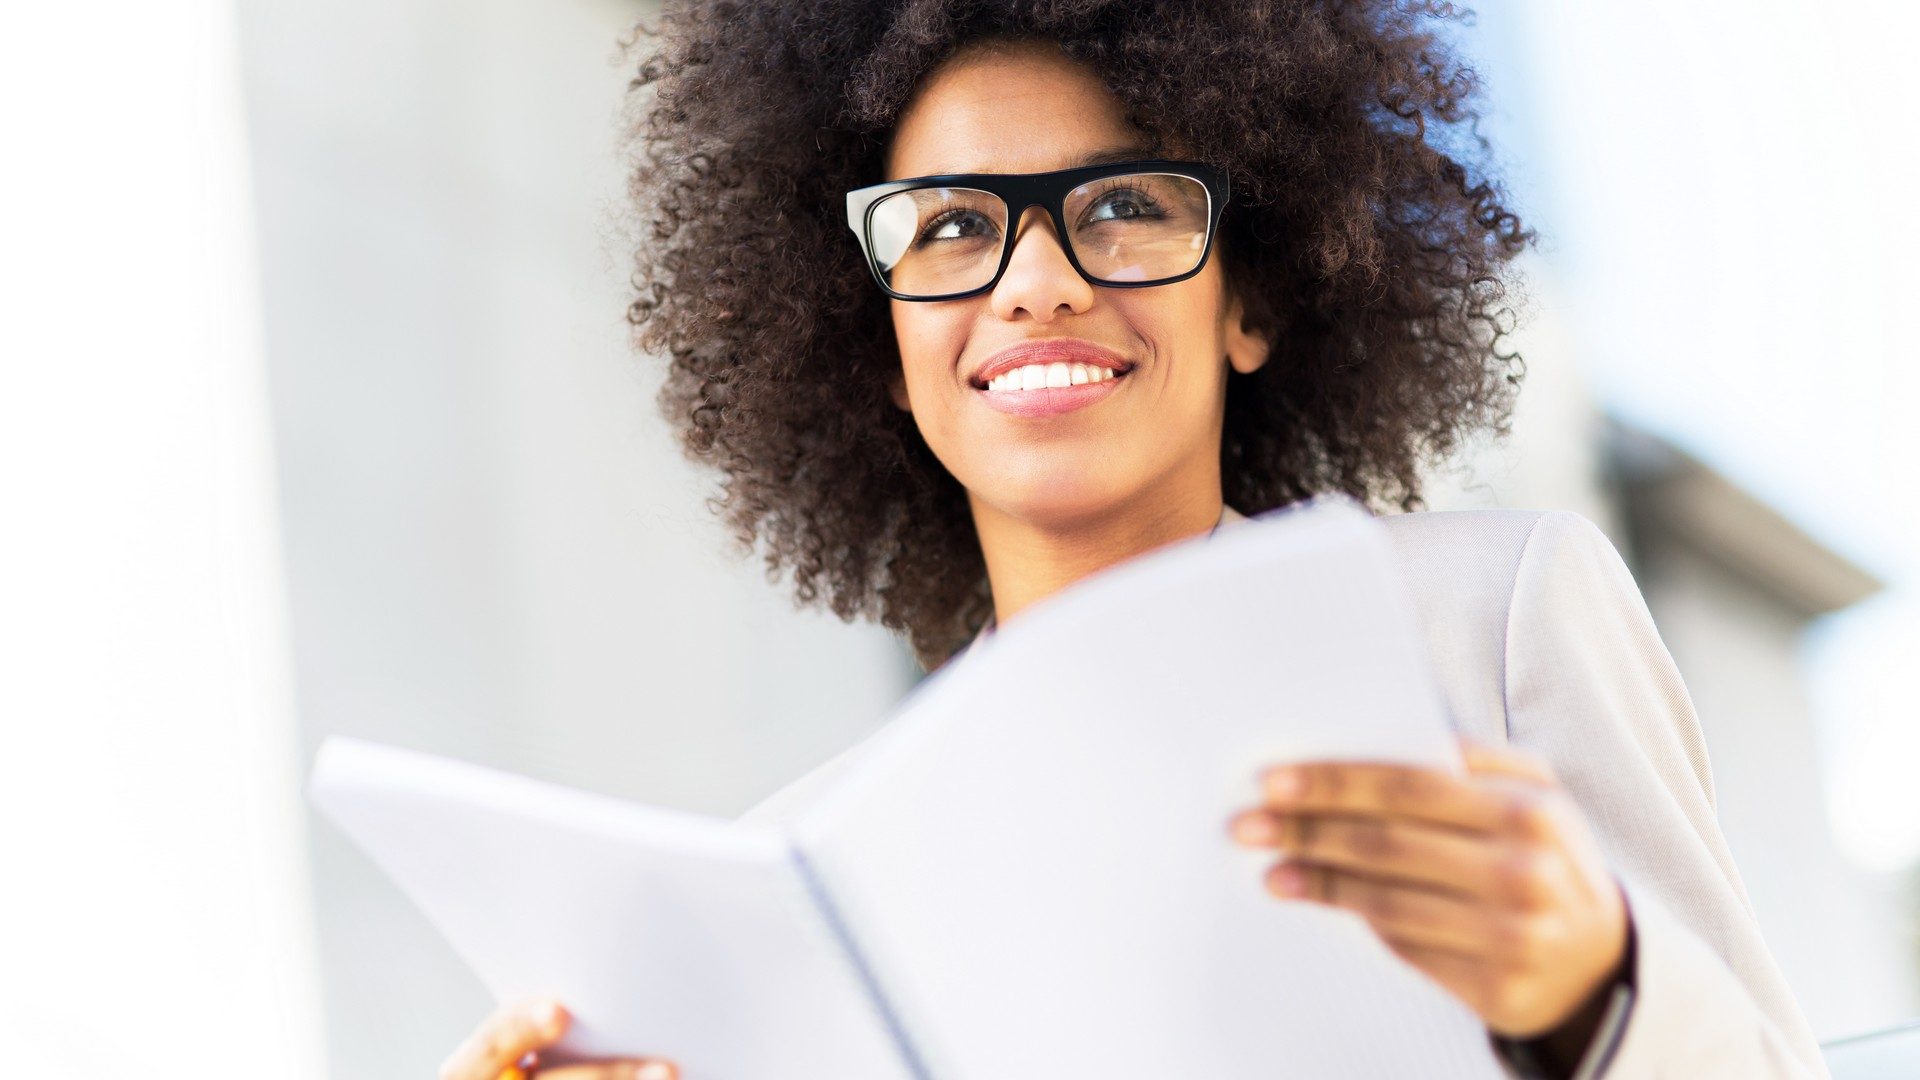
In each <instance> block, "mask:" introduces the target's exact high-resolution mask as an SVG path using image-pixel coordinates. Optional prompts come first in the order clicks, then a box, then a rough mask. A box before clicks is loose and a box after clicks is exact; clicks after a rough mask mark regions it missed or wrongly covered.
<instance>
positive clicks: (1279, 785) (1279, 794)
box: [1266, 767, 1300, 799]
mask: <svg viewBox="0 0 1920 1080" xmlns="http://www.w3.org/2000/svg"><path fill="white" fill-rule="evenodd" d="M1266 790H1267V798H1269V799H1291V798H1293V797H1294V796H1296V795H1298V794H1300V770H1298V769H1293V768H1286V767H1281V768H1277V769H1269V770H1267V776H1266Z"/></svg>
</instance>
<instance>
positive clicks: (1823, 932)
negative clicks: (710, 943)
mask: <svg viewBox="0 0 1920 1080" xmlns="http://www.w3.org/2000/svg"><path fill="white" fill-rule="evenodd" d="M1476 8H1477V11H1478V17H1477V18H1476V19H1474V20H1473V21H1472V22H1471V23H1470V24H1469V25H1464V26H1461V27H1459V28H1458V29H1457V31H1456V33H1457V34H1459V35H1460V37H1461V38H1462V40H1463V42H1464V43H1465V45H1466V47H1467V48H1468V49H1469V50H1470V51H1471V52H1472V53H1473V55H1474V56H1475V57H1476V58H1477V62H1478V65H1479V68H1480V70H1481V73H1482V74H1483V75H1484V76H1485V77H1486V78H1487V80H1488V81H1489V84H1490V99H1489V101H1490V107H1491V110H1490V116H1489V118H1488V121H1487V123H1486V125H1485V126H1484V130H1485V131H1486V133H1487V134H1488V135H1490V136H1491V137H1492V138H1494V140H1495V142H1496V145H1497V147H1499V148H1500V150H1501V151H1502V155H1503V160H1504V162H1505V163H1506V164H1505V169H1506V174H1505V178H1506V181H1507V183H1508V184H1509V186H1510V187H1511V189H1512V191H1513V192H1514V194H1515V201H1516V202H1517V204H1518V206H1519V208H1520V210H1521V213H1522V216H1523V218H1524V219H1527V220H1529V221H1530V222H1531V223H1532V224H1534V225H1535V226H1537V227H1539V228H1540V229H1541V230H1542V233H1543V241H1544V242H1543V244H1542V246H1541V250H1540V252H1539V253H1538V255H1537V256H1535V257H1532V258H1531V260H1530V262H1529V264H1528V266H1527V274H1528V278H1529V281H1528V288H1529V292H1530V294H1531V297H1532V306H1531V308H1530V312H1529V314H1528V316H1527V321H1526V323H1525V324H1524V326H1523V328H1522V331H1521V342H1520V344H1521V347H1522V348H1523V350H1524V352H1525V355H1526V358H1527V363H1528V372H1529V373H1528V376H1527V382H1526V388H1525V392H1524V393H1523V395H1522V398H1521V403H1522V404H1521V410H1520V413H1519V416H1518V417H1517V419H1516V427H1515V435H1514V438H1513V440H1512V441H1511V442H1510V443H1508V444H1506V445H1497V446H1486V447H1483V448H1481V449H1479V450H1478V451H1477V452H1476V453H1475V454H1473V455H1472V456H1471V457H1470V459H1469V460H1468V461H1467V467H1466V468H1465V469H1463V470H1455V471H1448V472H1445V473H1443V474H1441V475H1438V476H1437V477H1436V479H1435V489H1434V495H1433V497H1432V505H1433V506H1434V508H1436V509H1444V508H1451V507H1460V506H1477V505H1493V504H1498V505H1509V506H1528V507H1560V508H1567V509H1573V510H1577V511H1579V512H1581V513H1584V514H1586V515H1587V516H1589V517H1591V518H1593V519H1594V520H1595V521H1596V522H1598V523H1599V524H1600V525H1601V526H1602V527H1603V528H1604V529H1605V530H1606V531H1607V532H1608V533H1609V535H1610V536H1611V537H1612V538H1613V540H1614V542H1615V544H1616V546H1618V547H1619V548H1620V549H1621V551H1622V553H1623V554H1624V555H1626V556H1627V558H1628V561H1629V563H1630V565H1631V566H1632V568H1633V570H1634V573H1635V576H1636V578H1637V579H1638V581H1639V582H1640V585H1641V587H1642V589H1643V591H1644V592H1645V594H1646V596H1647V599H1648V603H1649V606H1650V607H1651V608H1652V610H1653V613H1654V615H1655V618H1656V621H1657V622H1658V625H1659V627H1660V630H1661V632H1662V635H1663V636H1664V638H1665V640H1666V641H1667V644H1668V646H1669V647H1670V648H1671V650H1672V652H1673V653H1674V656H1675V658H1676V659H1677V661H1678V663H1679V666H1680V669H1681V671H1682V673H1683V674H1684V676H1685V677H1686V679H1687V683H1688V686H1689V688H1690V690H1691V692H1692V694H1693V698H1694V702H1695V704H1696V706H1697V707H1698V710H1699V713H1700V716H1701V719H1702V723H1703V725H1704V726H1705V729H1706V734H1707V737H1708V740H1709V746H1710V753H1711V759H1712V765H1713V774H1714V780H1715V785H1716V789H1717V793H1718V799H1719V813H1720V819H1721V824H1722V827H1723V829H1724V830H1725V832H1726V835H1727V838H1728V841H1729V843H1730V844H1731V845H1732V848H1733V851H1734V855H1735V858H1736V860H1737V861H1738V863H1739V865H1740V867H1741V870H1742V872H1743V875H1744V877H1745V881H1746V884H1747V887H1748V890H1749V892H1750V894H1751V896H1752V899H1753V902H1754V905H1755V907H1756V909H1757V911H1758V914H1759V916H1760V920H1761V923H1762V929H1763V930H1764V931H1765V933H1766V936H1767V938H1768V940H1769V941H1770V942H1771V944H1772V946H1773V949H1774V952H1775V955H1776V957H1777V958H1778V960H1779V962H1780V964H1781V966H1782V968H1783V969H1784V970H1785V972H1786V974H1787V976H1788V978H1789V981H1790V982H1791V984H1792V985H1793V987H1794V989H1795V991H1796V993H1797V995H1798V997H1799V1000H1800V1002H1801V1005H1802V1007H1803V1008H1804V1010H1805V1012H1806V1014H1807V1016H1808V1018H1809V1019H1810V1020H1811V1021H1812V1023H1813V1026H1814V1028H1815V1031H1816V1033H1817V1034H1818V1035H1819V1036H1820V1037H1821V1038H1822V1039H1837V1038H1840V1037H1843V1036H1847V1035H1851V1034H1855V1033H1859V1032H1864V1031H1869V1030H1873V1029H1877V1028H1881V1027H1885V1026H1888V1025H1892V1024H1896V1023H1899V1022H1902V1021H1905V1020H1908V1019H1910V1018H1913V1017H1916V1016H1920V932H1917V931H1916V928H1917V927H1920V918H1916V915H1917V913H1920V890H1917V889H1916V887H1915V883H1916V878H1917V877H1920V874H1917V872H1916V862H1917V861H1920V782H1917V781H1920V778H1916V776H1914V775H1913V773H1914V770H1915V768H1916V766H1920V723H1916V721H1920V707H1916V705H1915V701H1914V688H1913V673H1914V670H1915V662H1916V661H1920V511H1916V509H1915V501H1914V500H1913V499H1912V498H1911V497H1910V496H1909V495H1903V494H1902V492H1903V491H1904V490H1906V489H1905V487H1904V486H1903V485H1905V484H1907V483H1909V482H1911V480H1910V478H1911V477H1912V476H1913V475H1914V474H1915V473H1916V471H1920V423H1916V422H1915V420H1914V419H1913V412H1914V410H1915V409H1916V408H1917V407H1920V376H1916V373H1915V371H1916V360H1920V356H1917V355H1916V351H1917V350H1916V347H1915V345H1914V343H1913V340H1912V338H1911V336H1910V335H1909V334H1908V333H1907V325H1906V324H1907V319H1908V317H1909V316H1910V314H1911V312H1912V310H1913V307H1912V298H1913V296H1914V295H1915V293H1916V291H1920V269H1917V268H1916V261H1915V259H1914V257H1913V253H1914V251H1915V249H1916V244H1920V227H1916V220H1915V209H1914V202H1915V200H1914V198H1913V193H1914V192H1915V191H1916V190H1920V166H1917V165H1916V157H1915V155H1914V154H1913V152H1912V148H1911V142H1912V136H1913V135H1914V134H1915V131H1916V125H1915V123H1914V121H1913V120H1912V117H1911V112H1910V106H1909V104H1908V103H1907V97H1908V95H1907V94H1906V90H1907V89H1908V82H1909V79H1908V75H1907V72H1908V71H1909V70H1910V55H1909V54H1910V46H1909V45H1908V44H1907V41H1906V37H1907V35H1906V34H1904V33H1903V32H1902V30H1903V29H1904V23H1905V20H1904V19H1903V16H1907V15H1909V14H1910V12H1908V11H1907V10H1906V6H1905V5H1904V4H1901V3H1898V2H1896V0H1830V2H1827V3H1821V4H1818V5H1816V4H1814V3H1812V2H1810V0H1776V2H1771V3H1763V4H1750V5H1742V6H1739V7H1737V8H1726V7H1724V6H1713V5H1694V6H1688V5H1674V4H1671V3H1654V2H1653V0H1611V2H1608V3H1598V2H1586V0H1566V2H1560V3H1553V4H1523V3H1521V2H1519V0H1486V2H1482V3H1480V4H1478V5H1476ZM652 11H653V5H652V4H650V3H638V2H619V0H547V2H545V3H538V4H535V3H526V2H516V0H468V2H464V3H459V4H455V3H449V2H444V0H383V2H378V3H376V2H373V0H336V2H334V3H329V4H324V5H315V4H297V3H291V2H287V0H239V2H238V3H220V2H213V0H179V2H176V3H171V4H166V5H135V4H120V3H112V2H109V3H107V4H105V5H101V4H91V5H84V6H81V7H72V6H65V5H35V6H33V7H32V8H31V9H30V10H22V11H18V12H13V13H11V14H10V16H9V19H8V22H9V30H8V31H7V32H6V33H5V34H0V102H4V104H0V110H4V112H5V117H6V123H5V128H4V130H5V132H6V141H5V146H6V151H5V152H6V159H7V167H6V168H5V169H4V170H0V282H4V286H5V287H4V290H0V494H4V496H5V498H4V502H3V503H0V515H3V516H0V725H3V726H4V727H3V730H4V742H3V743H0V867H4V868H5V869H4V871H0V877H4V880H5V882H6V887H5V888H4V889H3V890H0V971H4V972H5V973H6V975H7V977H6V978H5V979H0V1044H4V1045H6V1046H8V1047H9V1048H10V1050H11V1053H12V1060H11V1062H10V1064H11V1065H12V1066H13V1067H14V1068H15V1070H16V1071H17V1072H18V1073H19V1074H20V1075H31V1076H62V1077H65V1076H75V1077H94V1076H107V1075H109V1074H110V1073H111V1074H122V1073H126V1072H129V1071H138V1072H141V1073H144V1074H147V1075H158V1076H162V1077H172V1076H180V1077H189V1076H190V1077H194V1078H196V1080H206V1078H211V1077H227V1076H232V1077H243V1076H244V1077H262V1076H273V1077H289V1078H317V1077H322V1076H326V1077H338V1078H355V1080H361V1078H365V1080H384V1078H389V1077H391V1078H401V1077H418V1076H428V1075H433V1073H434V1070H435V1069H436V1068H437V1066H438V1064H439V1062H440V1061H441V1060H442V1059H443V1058H444V1057H445V1055H446V1054H447V1052H448V1051H449V1050H450V1049H451V1048H452V1047H453V1045H454V1044H455V1043H456V1042H458V1041H459V1039H460V1038H461V1037H462V1036H464V1035H465V1033H466V1032H467V1031H468V1030H469V1029H470V1028H471V1027H472V1026H473V1024H474V1023H475V1022H476V1021H477V1020H478V1019H479V1018H480V1017H481V1016H482V1015H483V1014H484V1013H485V1011H486V1010H487V1008H488V1007H489V1005H490V1002H489V1001H488V999H487V997H486V995H485V994H484V992H483V991H482V990H481V989H480V987H479V986H478V984H477V983H476V982H474V980H473V979H472V978H471V976H469V975H468V974H467V973H466V971H465V970H464V968H463V967H462V966H461V964H460V963H459V961H458V960H457V959H456V958H455V957H454V956H453V955H452V954H451V953H450V952H449V951H447V949H446V947H445V946H444V945H443V944H442V943H441V941H440V939H439V937H438V936H437V935H436V934H435V933H434V932H433V931H432V929H431V927H430V926H428V925H427V924H426V923H425V921H424V920H423V919H422V918H421V917H420V916H418V915H417V914H416V913H415V912H414V911H413V910H412V909H411V908H410V907H409V906H408V905H407V904H406V902H405V901H404V900H403V899H402V898H401V897H400V896H399V894H398V893H397V892H396V891H395V890H394V889H393V888H392V887H391V886H390V885H389V884H388V883H387V882H386V881H385V879H384V878H382V877H381V876H380V875H379V873H378V871H376V870H375V869H374V868H373V867H372V866H371V865H370V864H369V863H368V862H366V861H365V860H364V859H363V858H362V857H361V856H360V855H359V854H358V853H357V852H356V851H355V850H353V849H351V848H350V847H348V846H347V844H346V842H345V841H344V840H343V839H342V838H341V837H340V835H339V834H337V833H336V832H334V831H333V830H332V829H331V827H330V826H328V825H327V824H326V823H324V822H320V821H317V820H315V819H313V818H312V817H311V816H310V815H309V813H308V811H307V809H306V806H305V804H304V801H303V799H302V796H301V792H300V785H301V783H302V781H303V779H304V776H305V774H306V770H307V769H308V767H309V766H310V764H311V760H312V753H313V750H314V748H315V746H316V745H317V743H318V741H319V740H320V739H321V738H322V737H324V736H326V735H329V734H333V733H350V734H354V735H360V736H365V737H369V738H374V739H379V740H382V741H386V742H392V743H398V744H402V745H407V746H412V747H417V748H420V749H425V750H430V751H433V752H437V753H442V754H447V755H452V756H457V757H461V758H465V759H468V760H473V761H478V762H482V763H486V764H491V765H497V766H502V767H506V768H510V769H514V770H516V771H520V772H524V773H528V774H531V775H534V776H538V777H541V778H545V779H550V780H556V781H560V782H564V783H568V784H572V785H575V786H579V787H584V788H589V789H593V790H597V791H603V792H608V793H612V794H616V795H623V796H630V797H635V798H640V799H644V800H647V801H650V802H655V803H664V804H671V805H677V806H681V807H685V808H688V809H693V810H700V811H706V812H711V813H717V814H733V813H736V812H738V811H740V810H742V809H744V808H746V807H747V806H748V805H750V804H752V803H753V802H755V801H757V800H758V799H759V798H761V797H762V796H764V795H766V794H768V793H769V792H771V791H773V790H774V789H776V788H777V787H779V786H780V785H781V784H783V783H784V782H786V781H787V780H790V779H792V778H794V777H796V776H798V775H800V774H801V773H803V772H804V771H806V770H807V769H808V768H810V767H811V766H813V765H815V764H818V763H819V762H820V761H823V760H824V759H826V758H827V757H829V756H831V755H832V754H833V753H834V752H836V751H838V750H839V749H841V748H843V747H844V746H847V745H849V744H851V743H852V742H854V741H855V740H857V739H858V738H859V737H861V736H863V735H865V734H866V733H868V732H869V731H871V730H873V728H874V727H875V725H876V724H878V723H879V721H880V720H881V718H882V716H883V714H884V712H885V710H886V708H887V706H888V705H889V704H890V703H891V702H892V701H894V700H895V699H896V698H897V697H898V696H899V695H900V694H901V693H902V692H903V691H904V690H905V689H907V688H908V687H909V686H911V684H912V682H913V680H914V678H915V677H916V675H917V668H916V667H915V666H914V664H913V662H912V660H911V658H910V655H909V654H908V652H907V651H906V649H905V648H904V647H903V646H902V645H901V644H900V643H898V642H896V641H895V640H893V639H892V638H891V636H890V635H888V634H887V633H885V632H884V631H880V630H878V629H875V628H873V627H865V626H848V625H844V624H841V623H839V622H838V621H837V620H835V619H833V618H832V617H831V616H825V615H818V614H809V613H797V612H795V611H794V610H793V608H792V605H791V603H790V601H789V600H788V599H787V596H786V594H785V592H783V591H782V589H781V588H779V587H777V586H775V585H772V584H769V583H768V582H767V581H766V580H765V579H764V577H763V575H762V573H761V571H760V568H759V565H758V563H757V561H754V560H742V559H739V558H737V557H735V556H734V555H733V554H732V553H731V549H730V548H729V546H728V541H727V538H726V537H725V536H724V535H723V534H722V532H721V530H720V529H719V527H718V526H717V525H716V523H715V522H714V521H713V520H712V518H711V515H710V514H709V512H708V511H707V510H706V508H705V507H704V505H703V499H705V498H706V497H707V496H708V495H710V494H712V492H713V487H712V485H711V482H710V479H709V478H707V477H704V476H702V475H699V474H697V473H695V472H694V471H693V470H692V469H691V468H690V467H689V466H687V465H685V464H684V463H683V462H682V460H681V459H680V457H679V454H678V452H677V450H676V449H675V447H674V444H673V442H672V440H671V437H670V434H669V432H668V431H667V430H666V428H665V425H664V423H663V421H662V420H661V419H660V418H659V417H658V416H657V415H656V413H655V409H654V407H653V404H652V395H653V391H654V388H655V386H656V385H657V380H658V374H659V369H658V367H657V365H656V364H655V363H653V362H651V361H650V360H649V359H648V358H644V357H638V356H635V355H634V354H632V353H631V352H630V351H629V347H628V345H627V339H626V329H627V328H626V325H625V323H624V320H623V310H624V306H625V303H626V275H627V255H626V253H625V251H624V249H623V241H622V238H621V235H622V234H621V225H620V218H621V213H622V210H623V207H622V203H623V200H624V197H625V196H624V191H623V186H622V151H621V148H620V145H619V137H620V116H619V112H620V108H621V104H622V95H623V91H624V88H625V84H626V80H627V77H628V64H627V63H626V62H625V61H624V60H623V58H622V56H621V54H620V51H619V47H618V46H619V41H620V39H621V38H622V37H623V35H625V34H626V33H627V31H628V30H629V28H630V27H631V26H632V25H633V23H634V22H635V20H636V19H638V18H640V17H642V16H643V15H649V14H651V12H652ZM535 870H536V872H537V868H535ZM23 1055H24V1056H23Z"/></svg>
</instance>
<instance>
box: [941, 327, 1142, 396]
mask: <svg viewBox="0 0 1920 1080" xmlns="http://www.w3.org/2000/svg"><path fill="white" fill-rule="evenodd" d="M1051 363H1063V364H1091V365H1093V366H1096V367H1104V368H1112V369H1113V370H1114V373H1115V374H1117V375H1125V374H1126V373H1127V372H1129V371H1132V370H1133V364H1132V363H1131V362H1130V361H1128V360H1127V358H1126V357H1124V356H1121V355H1120V354H1119V353H1117V352H1114V351H1113V350H1112V349H1109V348H1107V347H1106V346H1105V345H1096V344H1094V343H1093V342H1091V341H1087V340H1085V339H1084V338H1062V337H1055V338H1034V339H1033V340H1031V341H1023V342H1021V343H1019V344H1018V345H1009V346H1008V347H1006V348H1004V349H1001V350H1000V351H999V352H997V353H994V354H993V355H992V356H989V357H987V358H986V360H985V361H983V362H982V363H981V364H980V366H979V367H977V368H974V369H973V377H972V380H971V381H972V383H973V386H974V388H975V389H985V388H986V385H987V382H988V380H990V379H992V378H994V377H995V376H997V375H999V374H1000V373H1002V372H1005V371H1012V370H1013V369H1014V368H1017V367H1024V366H1025V365H1027V364H1051Z"/></svg>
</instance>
